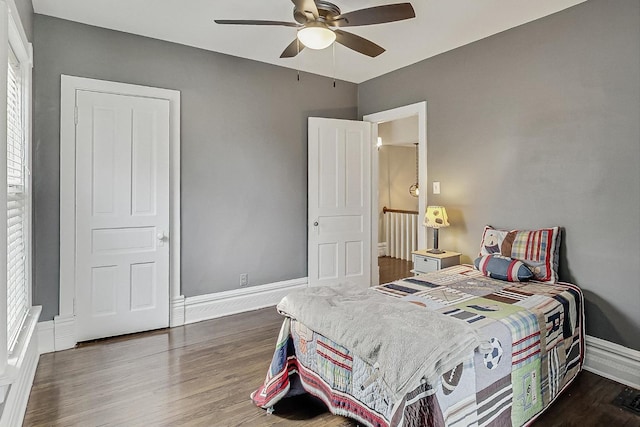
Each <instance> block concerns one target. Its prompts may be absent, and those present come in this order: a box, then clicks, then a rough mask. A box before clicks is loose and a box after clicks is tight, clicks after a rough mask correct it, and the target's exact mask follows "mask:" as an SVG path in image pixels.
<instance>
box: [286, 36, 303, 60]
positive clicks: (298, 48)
mask: <svg viewBox="0 0 640 427" xmlns="http://www.w3.org/2000/svg"><path fill="white" fill-rule="evenodd" d="M302 49H304V45H303V44H302V43H300V42H299V41H298V38H297V37H296V39H295V40H294V41H292V42H291V43H290V44H289V46H287V47H286V49H285V50H284V51H283V52H282V54H281V55H280V58H293V57H294V56H296V55H297V54H298V53H300V52H302Z"/></svg>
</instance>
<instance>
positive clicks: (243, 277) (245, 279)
mask: <svg viewBox="0 0 640 427" xmlns="http://www.w3.org/2000/svg"><path fill="white" fill-rule="evenodd" d="M245 286H249V273H242V274H240V287H241V288H243V287H245Z"/></svg>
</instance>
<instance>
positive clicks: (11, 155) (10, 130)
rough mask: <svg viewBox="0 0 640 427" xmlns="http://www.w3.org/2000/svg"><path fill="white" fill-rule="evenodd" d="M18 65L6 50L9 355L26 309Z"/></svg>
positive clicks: (24, 199) (23, 146) (22, 130)
mask: <svg viewBox="0 0 640 427" xmlns="http://www.w3.org/2000/svg"><path fill="white" fill-rule="evenodd" d="M24 94H25V89H24V85H23V79H22V72H21V67H20V61H19V60H18V58H17V57H16V55H15V53H14V51H13V50H12V49H11V46H9V49H8V68H7V349H8V350H9V352H11V350H12V348H13V345H14V344H15V342H16V339H17V337H18V333H19V332H20V329H21V327H22V324H23V322H24V319H25V318H26V316H27V312H28V309H29V301H28V295H29V289H28V287H27V286H28V284H27V268H26V261H27V254H26V231H27V230H26V224H27V218H26V213H27V194H26V191H27V185H26V179H25V172H26V154H27V147H26V129H25V120H24V110H23V105H24Z"/></svg>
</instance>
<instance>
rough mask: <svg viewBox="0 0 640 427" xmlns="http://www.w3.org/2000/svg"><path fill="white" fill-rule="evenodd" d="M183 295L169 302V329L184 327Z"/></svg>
mask: <svg viewBox="0 0 640 427" xmlns="http://www.w3.org/2000/svg"><path fill="white" fill-rule="evenodd" d="M184 299H185V298H184V295H180V296H179V297H175V298H173V299H172V300H171V314H170V315H169V327H171V328H173V327H176V326H182V325H184Z"/></svg>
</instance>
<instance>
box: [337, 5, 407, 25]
mask: <svg viewBox="0 0 640 427" xmlns="http://www.w3.org/2000/svg"><path fill="white" fill-rule="evenodd" d="M415 17H416V12H415V11H414V10H413V6H411V3H398V4H387V5H384V6H375V7H370V8H367V9H360V10H354V11H353V12H347V13H343V14H342V15H338V16H336V17H334V18H333V19H332V20H329V21H327V24H328V25H330V26H332V27H355V26H358V25H373V24H384V23H386V22H395V21H402V20H405V19H411V18H415Z"/></svg>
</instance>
